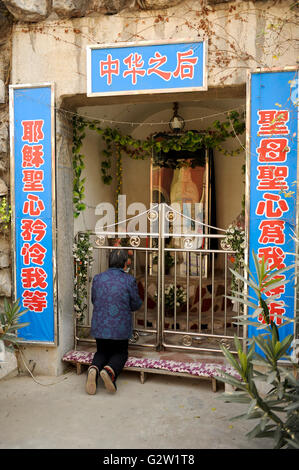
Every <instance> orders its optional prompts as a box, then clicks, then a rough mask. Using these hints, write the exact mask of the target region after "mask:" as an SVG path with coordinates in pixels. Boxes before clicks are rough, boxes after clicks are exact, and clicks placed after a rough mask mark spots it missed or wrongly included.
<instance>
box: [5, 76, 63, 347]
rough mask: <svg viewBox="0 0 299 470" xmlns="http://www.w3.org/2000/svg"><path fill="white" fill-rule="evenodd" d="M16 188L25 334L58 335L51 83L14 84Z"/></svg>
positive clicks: (18, 286)
mask: <svg viewBox="0 0 299 470" xmlns="http://www.w3.org/2000/svg"><path fill="white" fill-rule="evenodd" d="M10 111H11V148H12V150H11V152H12V153H11V168H12V175H11V183H12V184H11V189H12V195H13V199H14V220H13V225H14V240H15V266H14V268H15V293H16V298H17V299H19V301H20V305H21V307H22V310H24V309H28V312H27V313H26V314H25V315H23V317H22V321H24V322H29V323H30V324H29V325H28V326H27V327H25V328H22V330H21V331H20V336H21V337H22V338H23V339H24V340H26V341H28V342H45V343H49V342H50V343H53V342H54V341H55V320H54V318H55V315H54V312H55V307H54V281H53V263H54V258H53V256H54V255H53V239H52V236H53V216H54V214H53V212H52V211H53V198H54V194H53V188H54V184H53V183H54V181H55V174H54V170H53V169H54V168H55V165H54V149H53V139H52V137H53V135H54V128H53V127H54V119H53V112H54V111H53V89H52V86H51V85H46V86H32V87H27V86H26V87H25V86H24V87H21V86H11V87H10Z"/></svg>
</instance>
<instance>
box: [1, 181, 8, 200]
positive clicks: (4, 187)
mask: <svg viewBox="0 0 299 470" xmlns="http://www.w3.org/2000/svg"><path fill="white" fill-rule="evenodd" d="M7 193H8V188H7V186H6V183H5V181H3V179H1V178H0V196H6V195H7Z"/></svg>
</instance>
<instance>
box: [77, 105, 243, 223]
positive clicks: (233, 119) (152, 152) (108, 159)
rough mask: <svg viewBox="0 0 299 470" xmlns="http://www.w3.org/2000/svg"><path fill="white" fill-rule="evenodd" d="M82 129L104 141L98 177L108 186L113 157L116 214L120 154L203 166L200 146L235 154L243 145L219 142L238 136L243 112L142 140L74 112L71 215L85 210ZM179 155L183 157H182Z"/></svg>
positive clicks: (166, 163)
mask: <svg viewBox="0 0 299 470" xmlns="http://www.w3.org/2000/svg"><path fill="white" fill-rule="evenodd" d="M86 129H90V130H93V131H96V132H97V133H98V134H99V135H100V136H101V138H102V139H103V141H104V142H105V149H104V150H103V151H102V155H103V157H104V158H103V160H102V162H101V177H102V181H103V183H104V184H107V185H110V184H111V182H112V180H113V176H112V161H113V158H115V159H116V177H117V187H116V203H115V206H116V214H117V212H118V207H117V201H118V195H119V194H120V191H121V187H122V155H123V154H126V155H127V156H129V157H130V158H133V159H135V160H145V159H148V158H151V157H152V156H153V161H154V164H155V165H157V166H161V167H168V168H180V167H182V166H185V165H186V160H187V159H188V161H189V163H188V164H189V165H190V166H192V167H194V166H197V165H199V166H202V165H204V161H205V159H204V153H203V152H202V150H203V149H206V148H213V149H216V150H219V151H220V152H222V154H223V155H226V156H233V155H238V154H239V153H240V152H241V151H242V150H243V148H242V147H239V148H238V149H236V150H232V151H229V150H226V149H224V148H223V143H224V142H225V141H226V140H227V139H229V138H231V137H233V138H235V137H236V135H241V134H243V133H244V131H245V121H244V115H243V114H240V113H238V112H237V111H232V112H230V113H228V114H227V117H226V119H225V120H224V121H222V122H221V121H219V120H216V121H215V122H214V123H213V124H212V127H209V128H207V129H206V130H205V131H197V130H190V131H187V132H185V133H183V134H180V135H176V134H171V135H169V134H165V133H159V134H156V135H152V136H149V137H148V138H147V139H146V140H140V139H135V138H134V137H132V136H131V135H123V134H122V133H121V131H120V130H119V129H115V128H114V129H112V128H110V127H106V128H102V127H101V125H100V123H99V122H98V121H96V120H94V121H88V120H87V119H84V118H83V117H82V116H77V115H75V116H74V118H73V156H74V158H73V170H74V183H73V204H74V217H78V216H79V214H80V212H81V211H82V210H84V209H85V207H86V205H85V203H84V183H85V178H82V172H83V169H84V167H85V165H84V159H85V156H84V155H83V154H82V153H81V148H82V145H83V140H84V138H85V136H86ZM182 154H183V155H184V158H183V159H182Z"/></svg>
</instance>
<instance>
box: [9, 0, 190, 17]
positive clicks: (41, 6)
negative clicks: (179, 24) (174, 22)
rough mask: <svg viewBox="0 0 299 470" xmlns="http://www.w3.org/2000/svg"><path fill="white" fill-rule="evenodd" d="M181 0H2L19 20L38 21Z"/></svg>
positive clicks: (148, 7)
mask: <svg viewBox="0 0 299 470" xmlns="http://www.w3.org/2000/svg"><path fill="white" fill-rule="evenodd" d="M181 2H182V0H52V1H50V0H3V3H4V4H5V5H6V7H7V9H8V11H9V12H10V13H11V14H12V15H13V16H14V17H15V18H16V19H17V20H19V21H28V22H33V23H35V22H39V21H43V20H45V19H46V18H48V17H51V18H55V17H57V18H77V17H82V16H87V15H91V14H93V13H101V14H103V15H115V14H117V13H119V12H120V11H122V10H124V9H127V8H129V9H132V10H157V9H159V10H160V9H165V8H170V7H173V6H176V5H178V4H179V3H181Z"/></svg>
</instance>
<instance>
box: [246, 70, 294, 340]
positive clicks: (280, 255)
mask: <svg viewBox="0 0 299 470" xmlns="http://www.w3.org/2000/svg"><path fill="white" fill-rule="evenodd" d="M296 88H298V72H297V71H283V72H257V73H253V74H251V100H250V110H249V111H250V217H249V269H250V271H251V272H252V273H254V272H255V268H254V261H253V258H252V250H253V251H254V252H255V253H256V254H257V256H258V259H259V260H261V259H262V258H263V257H264V260H265V262H266V261H267V262H268V269H270V268H276V269H277V270H279V269H282V268H285V267H286V266H289V265H292V264H293V263H294V256H293V255H292V254H294V253H295V250H296V248H295V242H294V240H293V237H294V234H295V230H296V194H297V156H298V132H297V126H298V103H297V101H296V99H297V96H296ZM297 93H298V91H297ZM293 278H294V270H289V271H286V272H285V273H280V274H278V275H277V276H274V278H273V279H276V280H277V281H280V280H286V279H287V280H288V281H289V282H288V283H287V284H285V285H282V286H279V287H274V286H273V289H271V290H269V291H268V292H265V295H266V296H267V297H268V298H269V297H270V296H275V298H274V299H273V300H272V301H270V303H269V313H270V319H271V320H272V321H273V322H275V323H276V325H278V326H280V325H282V329H281V330H280V331H281V333H280V334H281V339H282V338H283V337H285V336H286V335H288V334H292V333H293V332H294V326H293V325H292V324H286V323H285V324H284V317H288V318H294V307H295V291H294V282H293ZM249 294H251V293H250V292H249ZM249 313H252V311H250V312H249ZM258 321H259V322H261V323H262V322H264V320H263V317H262V315H261V314H260V316H259V317H258ZM258 333H259V332H257V331H256V329H255V328H254V327H253V326H249V328H248V336H249V337H252V336H254V335H256V334H258Z"/></svg>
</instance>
